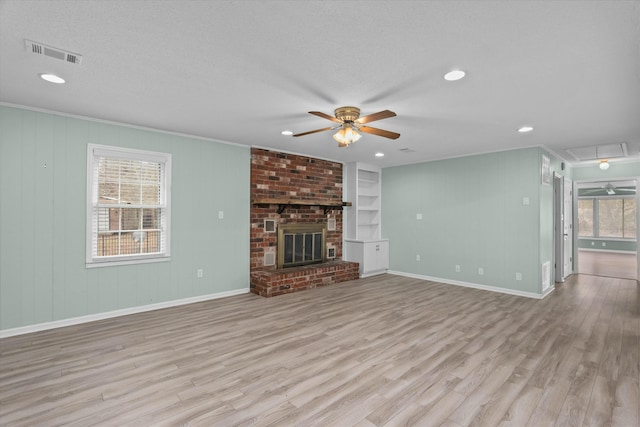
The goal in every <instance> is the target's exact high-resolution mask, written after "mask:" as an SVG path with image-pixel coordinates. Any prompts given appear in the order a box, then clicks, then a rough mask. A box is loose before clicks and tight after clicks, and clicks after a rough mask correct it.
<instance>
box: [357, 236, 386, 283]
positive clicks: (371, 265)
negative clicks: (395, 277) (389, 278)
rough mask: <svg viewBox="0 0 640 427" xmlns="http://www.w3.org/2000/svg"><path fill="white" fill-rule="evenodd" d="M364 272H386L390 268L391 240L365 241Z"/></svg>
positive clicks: (364, 273) (365, 273)
mask: <svg viewBox="0 0 640 427" xmlns="http://www.w3.org/2000/svg"><path fill="white" fill-rule="evenodd" d="M363 252H364V253H363V265H362V274H363V275H367V274H373V273H384V272H385V271H386V270H387V269H388V268H389V241H387V240H379V241H372V242H365V243H363Z"/></svg>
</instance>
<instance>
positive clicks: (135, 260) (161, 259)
mask: <svg viewBox="0 0 640 427" xmlns="http://www.w3.org/2000/svg"><path fill="white" fill-rule="evenodd" d="M168 261H171V257H170V256H162V257H153V258H133V259H119V260H108V261H93V262H87V263H86V264H85V267H86V268H97V267H116V266H119V265H135V264H150V263H155V262H168Z"/></svg>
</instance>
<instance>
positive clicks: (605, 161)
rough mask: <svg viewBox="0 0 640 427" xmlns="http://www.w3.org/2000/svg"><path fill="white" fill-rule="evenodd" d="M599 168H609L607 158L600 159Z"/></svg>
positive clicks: (604, 169)
mask: <svg viewBox="0 0 640 427" xmlns="http://www.w3.org/2000/svg"><path fill="white" fill-rule="evenodd" d="M600 169H601V170H603V171H606V170H607V169H609V160H606V159H605V160H600Z"/></svg>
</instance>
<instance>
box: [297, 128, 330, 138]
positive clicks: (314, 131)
mask: <svg viewBox="0 0 640 427" xmlns="http://www.w3.org/2000/svg"><path fill="white" fill-rule="evenodd" d="M331 129H334V128H332V127H331V128H322V129H316V130H310V131H309V132H302V133H296V134H295V135H291V136H305V135H309V134H312V133H317V132H324V131H327V130H331Z"/></svg>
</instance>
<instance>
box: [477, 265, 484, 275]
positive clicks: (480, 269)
mask: <svg viewBox="0 0 640 427" xmlns="http://www.w3.org/2000/svg"><path fill="white" fill-rule="evenodd" d="M478 274H479V275H480V276H483V275H484V268H482V267H480V268H479V269H478Z"/></svg>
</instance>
